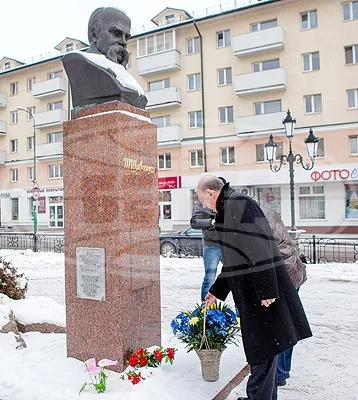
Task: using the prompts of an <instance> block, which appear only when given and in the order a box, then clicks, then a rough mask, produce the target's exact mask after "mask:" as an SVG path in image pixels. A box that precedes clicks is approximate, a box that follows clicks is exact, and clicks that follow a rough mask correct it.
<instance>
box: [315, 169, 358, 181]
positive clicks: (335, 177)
mask: <svg viewBox="0 0 358 400" xmlns="http://www.w3.org/2000/svg"><path fill="white" fill-rule="evenodd" d="M357 178H358V169H357V168H353V169H352V170H351V171H349V170H348V169H347V168H343V169H325V170H323V171H313V172H311V179H312V180H313V181H315V182H317V181H339V180H346V179H357Z"/></svg>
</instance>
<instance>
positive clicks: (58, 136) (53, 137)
mask: <svg viewBox="0 0 358 400" xmlns="http://www.w3.org/2000/svg"><path fill="white" fill-rule="evenodd" d="M62 141H63V132H52V133H48V134H47V143H56V142H62Z"/></svg>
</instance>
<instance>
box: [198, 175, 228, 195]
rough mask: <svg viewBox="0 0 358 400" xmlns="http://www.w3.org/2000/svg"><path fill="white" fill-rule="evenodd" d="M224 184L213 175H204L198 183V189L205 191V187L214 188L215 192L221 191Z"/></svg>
mask: <svg viewBox="0 0 358 400" xmlns="http://www.w3.org/2000/svg"><path fill="white" fill-rule="evenodd" d="M223 186H224V182H223V181H222V180H221V179H219V178H218V177H216V176H214V175H204V176H203V177H202V178H201V179H200V181H199V183H198V187H197V189H198V190H201V191H205V190H207V189H210V190H215V191H216V192H221V189H222V188H223Z"/></svg>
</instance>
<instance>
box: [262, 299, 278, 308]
mask: <svg viewBox="0 0 358 400" xmlns="http://www.w3.org/2000/svg"><path fill="white" fill-rule="evenodd" d="M275 300H276V299H266V300H261V305H262V306H265V307H269V305H270V304H272V303H274V302H275Z"/></svg>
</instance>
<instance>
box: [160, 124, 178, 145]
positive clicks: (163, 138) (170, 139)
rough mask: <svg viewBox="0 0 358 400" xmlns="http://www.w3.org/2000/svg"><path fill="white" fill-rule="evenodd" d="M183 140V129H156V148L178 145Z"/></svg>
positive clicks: (174, 126) (166, 127)
mask: <svg viewBox="0 0 358 400" xmlns="http://www.w3.org/2000/svg"><path fill="white" fill-rule="evenodd" d="M182 140H183V128H182V127H181V126H179V125H172V126H163V127H158V131H157V141H158V146H163V145H164V146H167V145H169V146H173V145H180V144H181V142H182Z"/></svg>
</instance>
